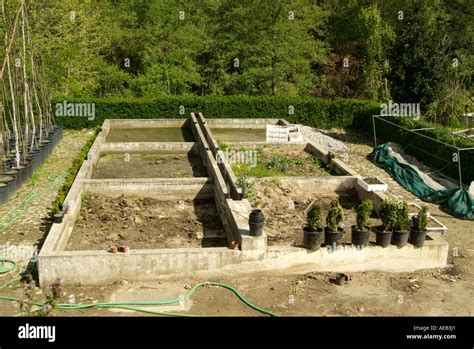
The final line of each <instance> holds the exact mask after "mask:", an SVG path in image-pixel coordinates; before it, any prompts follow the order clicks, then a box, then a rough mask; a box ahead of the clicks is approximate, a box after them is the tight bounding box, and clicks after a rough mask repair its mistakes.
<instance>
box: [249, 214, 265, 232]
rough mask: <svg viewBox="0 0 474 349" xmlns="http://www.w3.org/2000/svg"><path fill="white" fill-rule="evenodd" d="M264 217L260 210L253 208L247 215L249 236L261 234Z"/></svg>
mask: <svg viewBox="0 0 474 349" xmlns="http://www.w3.org/2000/svg"><path fill="white" fill-rule="evenodd" d="M264 221H265V217H264V216H263V212H262V210H259V209H254V210H252V212H250V215H249V227H250V236H261V235H262V234H263V223H264Z"/></svg>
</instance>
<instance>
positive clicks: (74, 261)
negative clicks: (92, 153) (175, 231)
mask: <svg viewBox="0 0 474 349" xmlns="http://www.w3.org/2000/svg"><path fill="white" fill-rule="evenodd" d="M447 256H448V244H447V243H446V241H444V240H443V239H442V238H441V237H439V236H435V237H433V240H429V241H426V243H425V246H423V247H421V248H414V247H413V246H411V245H408V246H405V247H403V248H400V249H399V248H397V247H395V246H389V247H388V248H385V249H383V248H381V247H378V246H368V247H366V248H365V249H363V250H357V249H356V248H355V247H353V246H344V247H341V248H339V249H338V250H336V251H331V250H327V249H326V248H321V249H320V250H317V251H314V252H309V251H307V250H304V249H301V248H296V247H269V248H268V249H267V252H266V253H264V252H262V251H260V250H254V251H248V252H245V251H238V250H235V251H233V250H229V249H226V248H206V249H201V248H189V249H188V248H184V249H160V250H132V251H130V253H129V254H122V253H119V254H111V253H107V252H105V251H75V252H72V251H71V252H69V251H67V252H54V253H48V254H46V253H43V255H42V257H41V259H40V262H39V267H40V273H39V275H40V284H41V285H50V284H51V283H52V282H54V280H55V279H56V278H57V277H63V278H64V281H65V283H66V284H81V285H99V284H108V283H113V282H117V281H120V280H130V281H145V280H157V279H163V278H172V277H183V276H193V277H205V276H210V275H212V276H215V275H218V274H220V273H221V274H227V275H228V274H229V273H231V274H233V275H237V274H246V273H247V274H250V273H255V272H256V271H259V272H261V271H269V272H270V271H271V272H278V271H280V272H284V273H302V272H312V271H313V272H314V271H321V272H328V271H330V272H338V271H340V272H358V271H368V270H377V271H385V272H406V271H415V270H420V269H428V268H443V267H445V266H446V260H447Z"/></svg>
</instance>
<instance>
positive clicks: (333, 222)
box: [326, 199, 344, 231]
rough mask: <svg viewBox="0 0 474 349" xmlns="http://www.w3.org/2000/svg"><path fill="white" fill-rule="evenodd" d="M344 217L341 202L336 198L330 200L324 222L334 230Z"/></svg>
mask: <svg viewBox="0 0 474 349" xmlns="http://www.w3.org/2000/svg"><path fill="white" fill-rule="evenodd" d="M343 219H344V211H343V210H342V207H341V204H340V203H339V200H338V199H334V200H332V201H331V207H330V208H329V211H328V214H327V216H326V224H327V226H328V227H329V229H331V230H332V231H336V230H337V228H338V226H339V225H340V224H341V223H342V220H343Z"/></svg>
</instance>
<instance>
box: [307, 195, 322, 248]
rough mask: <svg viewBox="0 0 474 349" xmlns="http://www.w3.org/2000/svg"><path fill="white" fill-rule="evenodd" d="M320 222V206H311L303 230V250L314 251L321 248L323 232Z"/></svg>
mask: <svg viewBox="0 0 474 349" xmlns="http://www.w3.org/2000/svg"><path fill="white" fill-rule="evenodd" d="M322 220H323V212H322V211H321V206H320V205H319V204H314V205H312V206H311V207H310V209H309V211H308V213H307V215H306V222H307V224H306V227H304V228H303V241H304V248H306V249H308V250H312V251H315V250H318V249H319V248H320V247H321V242H322V241H321V240H322V237H323V232H324V230H323V228H322Z"/></svg>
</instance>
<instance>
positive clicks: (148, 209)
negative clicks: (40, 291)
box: [66, 193, 227, 251]
mask: <svg viewBox="0 0 474 349" xmlns="http://www.w3.org/2000/svg"><path fill="white" fill-rule="evenodd" d="M112 245H127V246H129V248H130V249H155V248H180V247H218V246H222V247H224V246H227V240H226V238H225V233H224V229H223V227H222V224H221V221H220V218H219V215H218V213H217V210H216V207H215V204H214V200H213V199H207V200H194V201H192V200H187V201H158V200H156V199H153V198H149V197H144V198H139V197H125V196H120V197H118V198H109V197H106V196H101V195H94V196H92V195H91V194H88V193H86V194H85V195H84V197H83V204H82V208H81V211H80V215H79V217H78V219H77V221H76V223H75V225H74V229H73V231H72V234H71V237H70V238H69V241H68V244H67V248H66V249H67V250H70V251H71V250H72V251H74V250H107V249H108V248H109V247H110V246H112Z"/></svg>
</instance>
